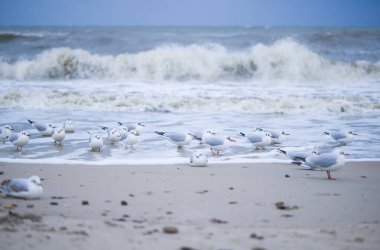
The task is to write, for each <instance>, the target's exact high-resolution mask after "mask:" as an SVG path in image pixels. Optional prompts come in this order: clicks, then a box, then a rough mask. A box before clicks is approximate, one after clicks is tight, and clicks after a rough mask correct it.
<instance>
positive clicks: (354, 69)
mask: <svg viewBox="0 0 380 250" xmlns="http://www.w3.org/2000/svg"><path fill="white" fill-rule="evenodd" d="M3 35H4V34H3ZM5 36H6V34H5ZM0 39H1V38H0ZM0 79H8V80H22V81H24V80H70V79H110V80H139V81H194V80H195V81H206V82H213V81H221V80H222V81H223V80H234V81H245V80H264V81H266V80H270V81H290V82H321V81H323V82H324V81H337V82H346V81H348V82H356V81H376V80H378V79H380V61H377V62H375V63H372V62H368V61H355V62H349V63H347V62H341V61H332V60H329V59H326V58H324V57H322V56H320V55H318V54H317V53H315V52H313V51H312V50H310V49H309V48H307V47H306V46H304V45H302V44H300V43H299V42H297V41H295V40H292V39H282V40H278V41H277V42H275V43H273V44H271V45H264V44H256V45H253V46H252V47H250V48H249V49H248V50H245V51H229V50H227V49H226V48H225V47H223V46H222V45H219V44H209V45H199V44H193V45H189V46H181V45H176V44H171V45H165V46H160V47H157V48H154V49H152V50H148V51H143V52H138V53H124V54H119V55H116V56H113V55H98V54H93V53H90V52H89V51H86V50H83V49H72V48H55V49H51V50H47V51H45V52H43V53H41V54H39V55H38V56H36V57H35V58H34V59H33V60H24V59H19V60H17V61H16V62H14V63H9V62H7V61H6V60H5V59H3V60H0Z"/></svg>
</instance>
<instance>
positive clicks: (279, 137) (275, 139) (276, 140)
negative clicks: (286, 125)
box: [267, 130, 289, 144]
mask: <svg viewBox="0 0 380 250" xmlns="http://www.w3.org/2000/svg"><path fill="white" fill-rule="evenodd" d="M267 132H269V133H270V134H271V135H272V142H271V144H281V143H283V142H284V141H285V140H286V138H287V136H288V135H289V134H287V133H285V131H282V132H281V133H280V132H277V131H272V130H268V131H267Z"/></svg>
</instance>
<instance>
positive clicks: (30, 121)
mask: <svg viewBox="0 0 380 250" xmlns="http://www.w3.org/2000/svg"><path fill="white" fill-rule="evenodd" d="M28 122H29V123H30V124H33V123H36V122H35V121H32V120H29V119H28Z"/></svg>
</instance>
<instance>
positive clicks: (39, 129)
mask: <svg viewBox="0 0 380 250" xmlns="http://www.w3.org/2000/svg"><path fill="white" fill-rule="evenodd" d="M33 126H34V127H35V128H36V129H37V130H38V131H45V130H46V129H47V126H46V125H45V124H41V123H33Z"/></svg>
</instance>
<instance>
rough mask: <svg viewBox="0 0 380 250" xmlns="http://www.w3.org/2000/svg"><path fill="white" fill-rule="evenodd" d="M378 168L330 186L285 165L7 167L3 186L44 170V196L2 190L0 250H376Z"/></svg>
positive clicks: (349, 168) (355, 171)
mask: <svg viewBox="0 0 380 250" xmlns="http://www.w3.org/2000/svg"><path fill="white" fill-rule="evenodd" d="M379 167H380V164H379V163H377V162H366V163H349V164H347V165H346V166H345V167H344V168H343V169H342V170H341V171H339V172H335V173H333V176H334V177H336V178H337V180H335V181H329V180H327V179H326V174H325V173H324V172H319V171H307V170H300V169H297V168H296V167H295V166H292V165H286V164H235V165H231V164H226V165H209V166H207V167H206V168H194V167H189V166H186V165H168V166H73V165H32V164H25V165H23V164H5V163H2V164H1V168H0V172H1V176H0V179H1V180H4V179H8V178H15V177H28V176H30V175H33V174H37V175H39V176H41V177H42V178H44V179H45V180H44V191H45V193H44V196H43V198H41V199H39V200H20V199H12V198H7V197H4V194H1V199H0V208H1V210H0V231H1V233H0V241H1V246H0V248H1V249H68V248H69V249H107V248H108V249H183V250H184V249H231V250H232V249H257V250H258V249H378V246H379V244H380V237H379V236H380V226H379V223H380V213H379V209H380V193H379V190H380V168H379ZM276 202H284V203H283V204H281V203H277V206H276ZM165 227H169V228H165ZM164 228H165V229H164Z"/></svg>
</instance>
